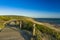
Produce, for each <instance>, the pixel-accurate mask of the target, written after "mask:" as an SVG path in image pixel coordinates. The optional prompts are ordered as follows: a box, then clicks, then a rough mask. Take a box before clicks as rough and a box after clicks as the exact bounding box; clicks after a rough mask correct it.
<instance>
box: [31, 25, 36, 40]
mask: <svg viewBox="0 0 60 40" xmlns="http://www.w3.org/2000/svg"><path fill="white" fill-rule="evenodd" d="M35 25H36V24H33V32H32V34H33V36H32V38H31V40H36V35H35V30H36V29H35Z"/></svg>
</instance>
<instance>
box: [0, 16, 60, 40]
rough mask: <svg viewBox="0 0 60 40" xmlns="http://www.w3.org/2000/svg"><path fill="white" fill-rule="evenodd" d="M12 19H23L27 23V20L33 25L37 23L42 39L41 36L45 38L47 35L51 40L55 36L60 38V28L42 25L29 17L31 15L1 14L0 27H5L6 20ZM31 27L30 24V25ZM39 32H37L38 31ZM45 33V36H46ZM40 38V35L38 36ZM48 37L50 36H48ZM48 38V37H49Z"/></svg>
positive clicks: (56, 39)
mask: <svg viewBox="0 0 60 40" xmlns="http://www.w3.org/2000/svg"><path fill="white" fill-rule="evenodd" d="M12 19H20V20H23V21H24V22H25V23H26V22H27V23H28V25H30V26H31V25H32V24H33V23H36V24H37V25H36V28H37V29H38V30H39V31H40V32H39V31H38V30H37V32H38V33H40V34H38V36H39V35H40V39H39V40H41V38H45V37H46V35H47V36H49V35H50V37H49V40H50V39H51V40H54V39H52V38H55V40H60V31H59V30H56V28H54V27H50V26H48V27H47V26H45V25H41V24H39V23H38V22H35V21H34V20H33V19H32V18H29V17H24V16H14V15H12V16H11V15H9V16H7V15H6V16H0V28H4V25H3V24H4V23H5V22H6V21H9V20H12ZM28 27H29V26H28ZM25 29H29V28H27V27H26V28H25ZM36 34H37V33H36ZM44 35H45V36H44ZM38 38H39V37H38ZM46 38H48V37H46ZM47 40H48V39H47Z"/></svg>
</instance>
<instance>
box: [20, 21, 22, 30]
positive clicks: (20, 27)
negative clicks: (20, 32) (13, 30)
mask: <svg viewBox="0 0 60 40" xmlns="http://www.w3.org/2000/svg"><path fill="white" fill-rule="evenodd" d="M21 27H22V21H19V28H20V29H21Z"/></svg>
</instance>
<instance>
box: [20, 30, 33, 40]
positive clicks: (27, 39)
mask: <svg viewBox="0 0 60 40" xmlns="http://www.w3.org/2000/svg"><path fill="white" fill-rule="evenodd" d="M20 34H21V35H22V37H23V38H24V39H25V40H31V37H32V33H30V32H27V31H26V30H20Z"/></svg>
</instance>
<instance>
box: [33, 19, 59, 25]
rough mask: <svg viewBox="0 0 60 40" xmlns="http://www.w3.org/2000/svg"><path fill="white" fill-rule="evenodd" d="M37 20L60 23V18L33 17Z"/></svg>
mask: <svg viewBox="0 0 60 40" xmlns="http://www.w3.org/2000/svg"><path fill="white" fill-rule="evenodd" d="M34 19H35V20H36V21H38V22H46V23H50V24H55V25H60V18H34Z"/></svg>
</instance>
